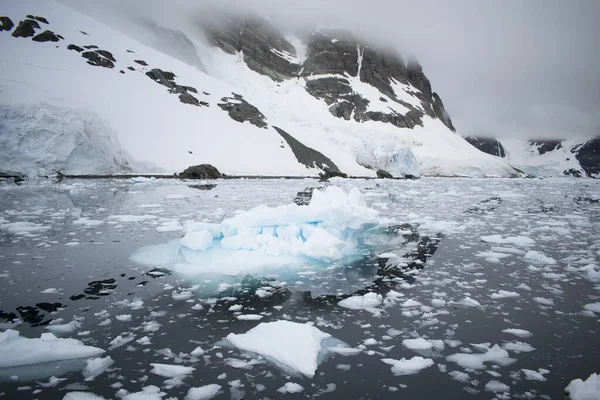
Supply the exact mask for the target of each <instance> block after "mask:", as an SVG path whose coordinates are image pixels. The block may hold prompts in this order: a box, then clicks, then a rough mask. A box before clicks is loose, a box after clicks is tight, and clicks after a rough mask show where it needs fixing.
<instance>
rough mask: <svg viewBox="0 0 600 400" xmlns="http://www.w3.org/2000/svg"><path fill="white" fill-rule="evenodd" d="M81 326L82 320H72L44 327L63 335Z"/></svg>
mask: <svg viewBox="0 0 600 400" xmlns="http://www.w3.org/2000/svg"><path fill="white" fill-rule="evenodd" d="M79 328H81V322H79V321H71V322H69V323H68V324H56V325H48V326H46V327H45V328H44V329H46V330H47V331H50V332H52V333H54V334H55V335H62V334H67V333H73V332H75V331H76V330H77V329H79Z"/></svg>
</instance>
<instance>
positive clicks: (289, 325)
mask: <svg viewBox="0 0 600 400" xmlns="http://www.w3.org/2000/svg"><path fill="white" fill-rule="evenodd" d="M226 342H228V343H229V344H231V345H233V346H234V347H237V348H238V349H240V350H243V351H249V352H252V353H256V354H258V355H260V356H262V357H265V358H267V359H269V360H271V361H274V362H275V363H276V364H278V365H280V366H282V367H283V368H284V369H286V370H291V371H296V372H300V373H301V374H303V375H305V376H307V377H310V378H312V377H314V376H315V372H316V371H317V367H318V364H319V362H320V361H322V360H323V359H324V357H323V355H324V354H326V353H327V352H328V350H327V349H328V348H329V347H336V348H339V347H342V346H344V345H345V343H343V342H341V341H338V340H336V339H333V338H332V337H331V335H330V334H328V333H325V332H322V331H321V330H319V329H317V328H315V327H314V326H313V325H312V324H310V323H306V324H300V323H297V322H290V321H285V320H280V321H275V322H265V323H261V324H259V325H258V326H256V327H254V328H252V329H250V330H249V331H248V332H246V333H243V334H235V333H230V334H229V335H227V337H226ZM333 342H336V343H333Z"/></svg>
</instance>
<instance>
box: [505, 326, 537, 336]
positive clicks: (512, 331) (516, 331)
mask: <svg viewBox="0 0 600 400" xmlns="http://www.w3.org/2000/svg"><path fill="white" fill-rule="evenodd" d="M502 332H504V333H509V334H511V335H515V336H518V337H520V338H528V337H531V336H533V334H532V333H531V332H529V331H526V330H525V329H518V328H509V329H503V330H502Z"/></svg>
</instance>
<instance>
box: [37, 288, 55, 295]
mask: <svg viewBox="0 0 600 400" xmlns="http://www.w3.org/2000/svg"><path fill="white" fill-rule="evenodd" d="M40 293H43V294H53V293H58V289H56V288H48V289H44V290H42V291H41V292H40Z"/></svg>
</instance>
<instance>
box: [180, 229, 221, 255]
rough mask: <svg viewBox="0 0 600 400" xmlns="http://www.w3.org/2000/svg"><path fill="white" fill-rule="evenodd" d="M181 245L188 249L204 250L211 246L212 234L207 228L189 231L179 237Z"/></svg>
mask: <svg viewBox="0 0 600 400" xmlns="http://www.w3.org/2000/svg"><path fill="white" fill-rule="evenodd" d="M181 245H182V246H185V247H187V248H188V249H190V250H195V251H205V250H207V249H209V248H211V247H212V245H213V236H212V235H211V234H210V232H209V231H207V230H203V231H195V232H189V233H186V234H185V236H184V237H182V238H181Z"/></svg>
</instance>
